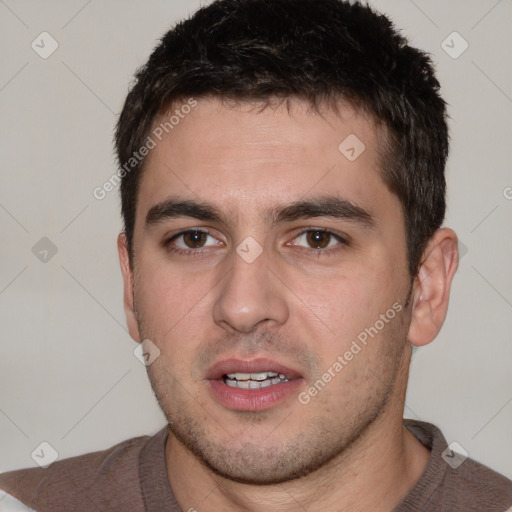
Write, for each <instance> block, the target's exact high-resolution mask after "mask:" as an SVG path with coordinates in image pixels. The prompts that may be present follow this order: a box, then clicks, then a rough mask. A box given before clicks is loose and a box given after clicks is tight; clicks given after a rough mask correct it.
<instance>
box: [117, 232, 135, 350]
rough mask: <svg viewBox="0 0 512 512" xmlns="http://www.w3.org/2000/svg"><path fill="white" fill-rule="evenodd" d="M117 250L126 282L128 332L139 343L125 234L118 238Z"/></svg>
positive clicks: (131, 273)
mask: <svg viewBox="0 0 512 512" xmlns="http://www.w3.org/2000/svg"><path fill="white" fill-rule="evenodd" d="M117 250H118V252H119V263H120V265H121V273H122V274H123V282H124V293H123V302H124V313H125V315H126V322H127V324H128V331H129V333H130V336H131V337H132V338H133V339H134V340H135V341H137V342H140V341H141V339H140V333H139V324H138V322H137V311H135V298H134V282H133V270H132V267H131V263H130V256H129V252H128V242H127V240H126V235H125V233H121V234H120V235H119V236H118V237H117Z"/></svg>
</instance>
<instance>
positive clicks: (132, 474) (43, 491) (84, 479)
mask: <svg viewBox="0 0 512 512" xmlns="http://www.w3.org/2000/svg"><path fill="white" fill-rule="evenodd" d="M150 439H151V437H150V436H141V437H136V438H133V439H128V440H126V441H123V442H121V443H119V444H117V445H115V446H112V447H111V448H108V449H106V450H102V451H98V452H92V453H87V454H84V455H79V456H76V457H71V458H68V459H63V460H60V461H56V462H54V463H53V464H51V465H50V466H49V467H47V468H27V469H20V470H16V471H10V472H8V473H3V474H0V490H3V491H4V492H5V493H7V496H4V500H2V501H0V504H1V503H3V502H5V501H6V500H8V501H7V502H11V505H10V506H11V508H6V509H5V510H6V511H7V510H8V511H10V510H13V511H15V510H20V511H21V510H27V508H25V509H24V508H20V509H17V508H13V507H15V506H16V505H15V501H13V500H12V499H11V497H12V498H15V500H18V501H19V502H21V503H23V504H24V505H26V506H27V507H29V508H28V510H30V509H31V508H33V509H35V510H37V511H38V512H44V511H46V510H48V511H52V512H57V511H61V510H62V511H64V510H66V511H67V512H69V510H82V509H83V510H87V509H89V510H93V509H96V508H97V507H100V509H101V504H103V505H105V506H107V509H108V510H111V509H112V508H111V505H112V504H114V503H115V505H116V507H117V506H119V505H120V504H121V503H126V505H127V509H128V510H134V511H135V510H144V507H143V504H142V493H141V491H140V481H139V457H140V452H141V450H142V449H143V447H144V446H145V445H146V444H147V443H148V442H149V440H150ZM78 503H80V507H79V506H78V505H77V504H78ZM4 504H5V503H4ZM2 510H3V509H2V508H1V505H0V511H2Z"/></svg>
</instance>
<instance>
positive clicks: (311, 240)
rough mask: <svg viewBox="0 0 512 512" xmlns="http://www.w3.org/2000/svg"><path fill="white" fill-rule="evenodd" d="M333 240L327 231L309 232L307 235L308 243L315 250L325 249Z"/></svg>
mask: <svg viewBox="0 0 512 512" xmlns="http://www.w3.org/2000/svg"><path fill="white" fill-rule="evenodd" d="M331 239H332V235H331V234H330V233H328V232H327V231H308V232H307V233H306V241H307V243H308V244H309V245H310V246H311V247H312V248H314V249H325V248H326V247H327V246H328V245H329V243H330V241H331Z"/></svg>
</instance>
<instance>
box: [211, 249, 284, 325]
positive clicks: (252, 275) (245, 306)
mask: <svg viewBox="0 0 512 512" xmlns="http://www.w3.org/2000/svg"><path fill="white" fill-rule="evenodd" d="M229 258H230V260H229V263H228V265H230V266H229V272H228V273H227V275H226V276H225V278H224V279H223V280H222V285H221V286H220V287H219V288H218V289H217V293H218V296H217V298H216V300H215V303H214V306H213V320H214V321H215V323H216V324H217V325H219V326H221V327H223V328H224V329H226V330H229V331H231V332H239V333H249V332H251V331H253V330H254V329H256V328H257V327H258V326H260V324H261V325H263V324H266V326H267V327H272V326H277V325H280V324H284V323H285V322H286V320H287V319H288V316H289V308H288V304H287V298H286V289H285V288H284V287H283V285H282V283H281V282H280V280H279V279H277V277H276V275H275V273H276V272H275V270H272V269H271V267H270V266H269V264H270V262H269V258H268V257H267V255H266V254H265V251H263V252H262V254H261V255H260V256H259V257H258V258H257V259H256V260H255V261H253V262H251V263H248V262H247V261H245V260H244V259H243V258H242V257H241V256H240V255H239V254H238V253H236V252H233V253H232V254H231V255H230V257H229Z"/></svg>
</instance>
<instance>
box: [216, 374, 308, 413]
mask: <svg viewBox="0 0 512 512" xmlns="http://www.w3.org/2000/svg"><path fill="white" fill-rule="evenodd" d="M302 380H303V379H302V378H300V379H292V380H289V381H287V382H280V383H279V384H274V385H272V386H267V387H266V388H259V389H239V388H232V387H230V386H228V385H227V384H224V381H223V380H222V379H219V380H208V381H207V382H208V384H209V388H210V391H211V392H212V394H213V396H214V397H215V398H216V399H217V400H218V401H219V402H220V403H221V404H222V405H224V406H225V407H227V408H228V409H231V410H234V411H264V410H265V409H270V408H272V407H275V406H276V405H278V404H280V403H281V402H283V401H284V400H286V399H287V398H288V397H290V396H291V395H293V394H295V395H297V394H298V389H299V388H300V386H301V384H302Z"/></svg>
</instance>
